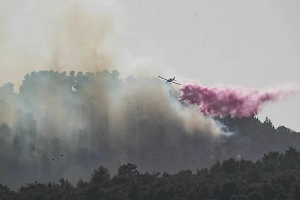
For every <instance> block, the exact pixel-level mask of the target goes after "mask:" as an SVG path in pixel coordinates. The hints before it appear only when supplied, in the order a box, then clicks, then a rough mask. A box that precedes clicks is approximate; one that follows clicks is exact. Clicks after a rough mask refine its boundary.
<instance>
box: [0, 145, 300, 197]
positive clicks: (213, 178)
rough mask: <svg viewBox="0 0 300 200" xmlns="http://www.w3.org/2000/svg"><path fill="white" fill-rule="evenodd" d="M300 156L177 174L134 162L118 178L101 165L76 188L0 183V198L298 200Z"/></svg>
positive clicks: (292, 153)
mask: <svg viewBox="0 0 300 200" xmlns="http://www.w3.org/2000/svg"><path fill="white" fill-rule="evenodd" d="M299 166H300V152H299V151H297V150H296V149H295V148H293V147H290V148H288V149H287V150H286V151H285V152H284V153H279V152H277V151H271V152H268V153H266V154H264V155H263V156H262V157H261V158H260V159H258V160H256V161H255V162H252V161H249V160H244V159H243V158H242V159H241V160H235V159H233V158H230V159H228V160H224V161H223V162H220V161H219V160H217V161H216V162H215V163H214V164H213V165H212V166H210V167H209V168H203V169H197V171H196V172H194V173H193V172H192V171H191V170H180V171H179V172H177V173H174V174H170V173H165V172H163V173H161V172H153V173H148V172H146V173H141V172H140V171H139V169H138V167H137V166H136V165H134V164H131V163H127V164H123V165H121V166H120V167H119V169H118V171H117V173H116V174H115V175H113V176H112V175H111V173H110V171H109V169H107V168H106V167H104V166H99V167H98V168H96V169H94V170H93V171H92V173H91V177H90V179H89V180H88V181H83V180H79V181H78V182H77V183H76V184H72V183H70V182H69V181H68V180H67V179H64V178H60V179H59V182H58V183H54V182H48V183H44V184H42V183H38V182H33V183H28V184H26V185H23V186H21V187H20V188H19V189H18V191H12V190H10V189H9V188H8V187H7V186H4V185H0V198H1V199H14V200H21V199H22V200H32V199H38V200H49V199H51V200H52V199H53V200H54V199H55V200H87V199H88V200H97V199H106V200H128V199H131V200H150V199H156V200H173V199H176V200H208V199H216V200H298V199H300V168H299Z"/></svg>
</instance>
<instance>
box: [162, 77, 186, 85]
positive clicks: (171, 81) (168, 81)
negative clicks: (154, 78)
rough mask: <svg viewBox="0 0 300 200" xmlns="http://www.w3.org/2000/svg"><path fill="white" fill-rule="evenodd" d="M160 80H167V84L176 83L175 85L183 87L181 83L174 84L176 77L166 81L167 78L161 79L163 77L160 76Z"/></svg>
mask: <svg viewBox="0 0 300 200" xmlns="http://www.w3.org/2000/svg"><path fill="white" fill-rule="evenodd" d="M158 77H159V78H161V79H164V80H166V83H170V84H171V83H175V84H177V85H181V84H180V83H176V82H174V81H175V77H173V78H169V79H166V78H163V77H161V76H158Z"/></svg>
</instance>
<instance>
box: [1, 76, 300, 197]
mask: <svg viewBox="0 0 300 200" xmlns="http://www.w3.org/2000/svg"><path fill="white" fill-rule="evenodd" d="M179 95H180V93H179V92H178V90H176V89H175V88H173V87H172V86H170V85H169V84H165V83H164V82H163V81H160V80H158V79H156V78H148V77H138V78H135V77H127V78H126V79H122V78H120V77H119V72H118V71H116V70H113V71H112V72H109V71H107V70H104V71H102V72H97V73H83V72H77V73H76V72H74V71H71V72H70V73H66V72H55V71H39V72H31V73H29V74H27V75H26V76H25V78H24V80H23V83H22V85H21V86H20V88H19V92H15V91H14V85H13V84H12V83H7V84H4V85H3V86H2V87H0V163H1V165H0V168H1V169H0V172H1V175H0V183H2V184H4V185H8V186H9V187H11V188H19V187H20V186H21V185H22V184H25V183H27V182H33V181H38V182H48V181H57V180H59V178H61V177H64V178H66V179H68V180H69V181H70V183H76V182H78V180H80V179H81V178H82V179H83V180H88V179H89V178H90V171H92V170H93V169H95V168H97V167H98V166H100V165H101V166H105V167H107V168H108V169H110V172H111V173H117V171H118V168H119V166H121V165H122V164H124V163H134V164H136V165H137V166H138V167H139V171H140V172H152V171H161V172H168V173H173V172H178V171H180V170H185V169H186V170H192V171H193V172H195V171H196V170H197V168H203V167H208V166H210V165H212V164H213V163H215V162H216V160H217V159H218V160H219V161H223V160H225V159H228V158H234V159H237V160H241V159H242V157H243V158H244V159H249V160H252V161H253V160H256V159H258V158H259V157H261V156H262V155H263V154H264V153H265V152H267V151H271V150H272V151H278V152H283V151H284V150H285V149H287V148H288V147H289V146H294V147H295V148H300V145H299V144H300V135H299V133H297V132H295V131H293V130H290V129H288V128H286V127H284V126H280V127H278V128H275V127H274V126H273V124H272V122H271V120H270V119H268V118H266V120H265V121H264V122H261V121H260V120H258V119H257V118H256V117H255V116H253V117H250V118H240V119H232V118H229V117H228V118H224V119H217V118H215V119H213V118H210V117H204V116H203V115H201V114H200V113H199V112H198V111H197V108H194V107H191V106H187V105H186V104H185V103H184V102H180V101H178V97H179ZM149 176H150V175H149ZM150 177H151V176H150ZM84 184H85V183H84ZM32 187H33V186H32ZM34 187H35V186H34ZM39 187H44V186H39ZM53 187H54V186H53ZM55 187H56V186H55ZM88 199H89V198H88Z"/></svg>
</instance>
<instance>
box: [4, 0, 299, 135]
mask: <svg viewBox="0 0 300 200" xmlns="http://www.w3.org/2000/svg"><path fill="white" fill-rule="evenodd" d="M81 1H82V2H89V3H90V4H91V5H92V4H93V3H95V4H99V2H100V1H96V0H86V1H83V0H81ZM66 2H72V1H66ZM66 2H64V3H63V4H64V5H62V6H61V4H62V3H61V2H60V1H59V0H52V1H46V0H45V1H38V0H28V1H26V2H25V1H24V2H23V1H18V0H0V5H1V6H2V8H0V12H1V14H2V15H0V42H1V46H2V48H0V54H1V55H0V61H1V62H0V73H1V74H2V76H1V80H0V83H1V84H2V83H3V82H6V81H12V82H14V83H16V81H17V80H19V79H20V77H24V73H25V72H28V71H31V70H38V69H39V68H38V67H33V66H41V65H40V63H43V61H41V60H38V59H35V60H33V58H37V55H38V54H42V53H45V52H47V50H45V49H47V48H44V46H45V39H44V37H42V36H45V35H47V34H49V33H50V30H51V25H48V22H50V20H49V16H50V15H54V14H56V13H59V12H60V9H59V8H58V7H63V6H65V4H66ZM108 2H109V3H108ZM114 2H117V3H116V4H114V3H112V1H108V0H107V1H105V4H106V5H108V7H110V9H111V11H113V13H114V15H115V16H117V18H116V20H117V21H116V32H117V35H118V42H119V44H121V45H120V46H122V48H124V50H125V51H128V52H130V53H131V54H132V55H133V56H135V57H137V58H143V57H146V58H151V59H152V60H153V62H154V63H159V64H161V65H163V66H167V67H168V68H171V69H172V70H173V71H174V73H172V74H160V72H157V73H159V74H155V73H154V74H153V73H152V74H151V76H152V75H155V76H156V75H164V76H170V77H172V76H176V77H178V78H179V79H180V78H185V79H187V78H191V79H196V80H198V81H200V83H202V84H204V85H207V86H209V85H214V84H224V85H242V86H245V87H254V88H268V87H272V86H278V85H281V84H284V83H287V82H298V83H300V68H299V67H300V66H299V65H300V37H299V35H300V1H299V0H289V1H279V0H251V1H250V0H247V1H246V0H243V1H241V0H235V1H231V0H227V1H222V0H219V1H216V0H215V1H213V0H206V1H204V0H185V1H184V0H159V1H158V0H156V1H152V0H151V1H150V0H143V1H141V0H116V1H114ZM102 3H103V2H102ZM86 4H87V3H86ZM92 7H94V8H95V9H94V11H96V12H98V11H97V9H98V8H99V7H96V6H92ZM41 16H43V17H41ZM53 19H54V20H53V21H55V20H56V18H53ZM53 21H52V22H53ZM3 27H4V28H3ZM8 28H10V31H11V32H9V31H8ZM89 28H91V27H89ZM75 30H76V29H75ZM91 30H92V29H91ZM8 37H11V38H14V39H13V40H10V42H7V41H8V40H7V38H8ZM74 37H75V36H74ZM84 39H86V38H84ZM83 41H85V40H83ZM86 41H88V40H87V39H86ZM5 45H6V46H5ZM33 47H34V48H33ZM21 48H23V51H24V52H26V54H27V55H26V56H27V57H26V56H25V57H24V56H20V55H21V54H20V53H19V52H20V51H21V50H19V49H21ZM16 49H17V50H16ZM44 51H45V52H44ZM12 52H13V53H12ZM19 54H20V55H19ZM16 55H18V56H19V57H16ZM20 59H24V60H22V64H24V66H25V65H26V66H31V67H24V66H20V65H17V64H15V61H16V60H20ZM179 81H180V80H179ZM299 102H300V96H297V97H292V98H290V99H289V100H287V101H283V102H280V103H277V104H274V105H268V106H267V107H265V109H264V110H263V112H262V113H261V114H260V115H259V117H260V118H262V119H263V118H264V117H265V116H269V117H270V118H271V120H272V121H273V122H274V125H275V126H278V125H285V126H288V127H290V128H292V129H295V130H297V131H300V123H299V122H300V120H299V119H298V113H299V111H300V107H299Z"/></svg>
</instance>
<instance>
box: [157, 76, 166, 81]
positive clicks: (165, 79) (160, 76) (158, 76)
mask: <svg viewBox="0 0 300 200" xmlns="http://www.w3.org/2000/svg"><path fill="white" fill-rule="evenodd" d="M158 77H159V78H162V79H164V80H166V81H167V79H165V78H163V77H161V76H158Z"/></svg>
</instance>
